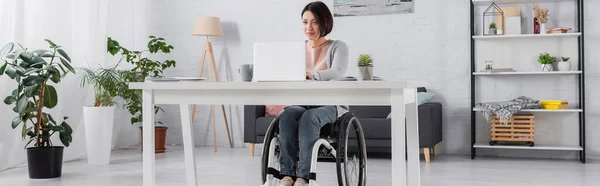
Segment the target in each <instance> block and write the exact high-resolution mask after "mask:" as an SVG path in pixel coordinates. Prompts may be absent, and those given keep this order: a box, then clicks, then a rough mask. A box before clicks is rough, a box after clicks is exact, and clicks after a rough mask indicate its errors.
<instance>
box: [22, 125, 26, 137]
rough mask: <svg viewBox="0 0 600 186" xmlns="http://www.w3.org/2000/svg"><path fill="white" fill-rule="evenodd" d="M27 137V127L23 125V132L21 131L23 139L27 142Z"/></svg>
mask: <svg viewBox="0 0 600 186" xmlns="http://www.w3.org/2000/svg"><path fill="white" fill-rule="evenodd" d="M26 135H27V125H25V124H24V125H23V131H21V137H22V138H23V140H25V136H26Z"/></svg>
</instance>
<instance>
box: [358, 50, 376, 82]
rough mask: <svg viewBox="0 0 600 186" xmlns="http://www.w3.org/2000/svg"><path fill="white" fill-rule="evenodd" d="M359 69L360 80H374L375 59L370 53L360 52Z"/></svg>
mask: <svg viewBox="0 0 600 186" xmlns="http://www.w3.org/2000/svg"><path fill="white" fill-rule="evenodd" d="M358 71H359V73H360V78H359V79H360V80H373V59H372V58H371V55H369V54H360V55H359V56H358Z"/></svg>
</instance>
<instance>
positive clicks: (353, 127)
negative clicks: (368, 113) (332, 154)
mask: <svg viewBox="0 0 600 186" xmlns="http://www.w3.org/2000/svg"><path fill="white" fill-rule="evenodd" d="M342 117H343V118H341V121H340V123H339V131H338V145H337V147H338V148H337V155H336V157H337V158H336V159H337V160H336V168H337V176H338V184H339V185H340V186H365V185H366V179H367V175H366V174H367V150H366V145H365V138H364V134H363V130H362V126H361V125H360V122H359V121H358V120H357V119H356V118H355V117H354V116H352V114H349V113H348V114H345V115H343V116H342ZM353 138H354V139H353Z"/></svg>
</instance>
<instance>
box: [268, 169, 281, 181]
mask: <svg viewBox="0 0 600 186" xmlns="http://www.w3.org/2000/svg"><path fill="white" fill-rule="evenodd" d="M267 174H270V175H273V177H274V178H277V179H280V180H281V179H283V175H281V174H279V171H278V170H277V169H274V168H271V167H269V168H267Z"/></svg>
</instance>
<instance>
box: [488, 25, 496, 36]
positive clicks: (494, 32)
mask: <svg viewBox="0 0 600 186" xmlns="http://www.w3.org/2000/svg"><path fill="white" fill-rule="evenodd" d="M489 34H490V35H496V34H498V29H497V28H496V23H492V24H490V31H489Z"/></svg>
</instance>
